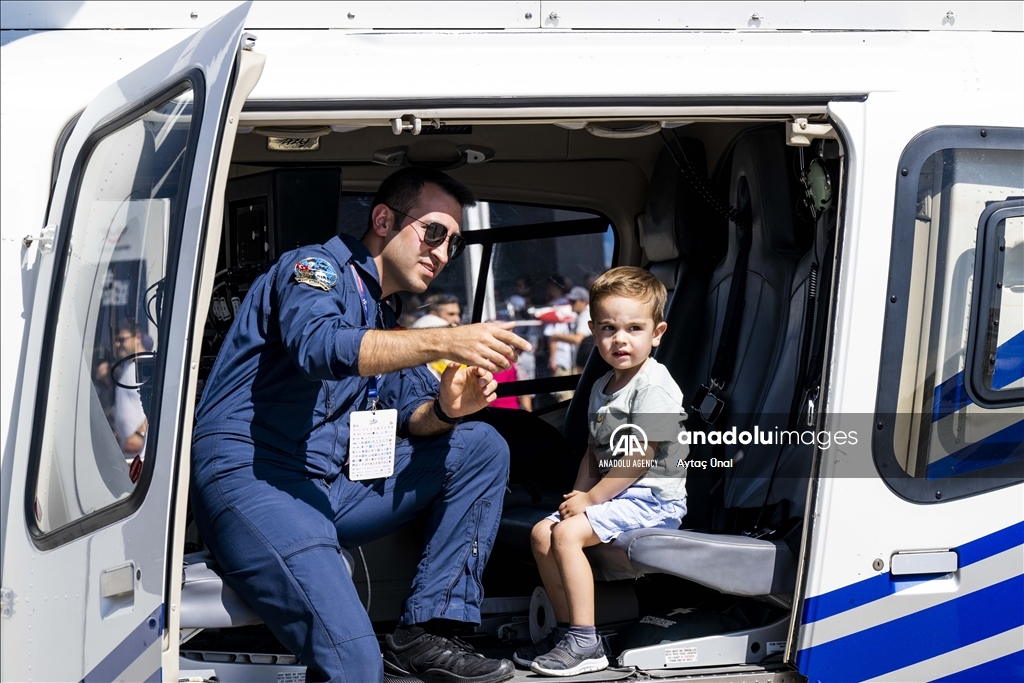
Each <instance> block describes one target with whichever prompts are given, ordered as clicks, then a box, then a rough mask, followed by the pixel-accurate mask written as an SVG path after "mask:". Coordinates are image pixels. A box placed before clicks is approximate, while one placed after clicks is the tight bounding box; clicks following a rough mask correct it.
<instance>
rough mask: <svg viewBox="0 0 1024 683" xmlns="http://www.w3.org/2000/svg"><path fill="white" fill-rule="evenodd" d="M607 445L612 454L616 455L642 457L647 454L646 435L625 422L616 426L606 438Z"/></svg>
mask: <svg viewBox="0 0 1024 683" xmlns="http://www.w3.org/2000/svg"><path fill="white" fill-rule="evenodd" d="M608 445H609V446H610V447H611V449H612V455H613V456H616V457H623V458H630V457H634V456H636V457H639V458H642V457H644V456H645V455H647V435H646V434H644V430H642V429H640V428H639V427H637V426H636V425H634V424H629V423H626V424H624V425H621V426H619V427H616V428H615V431H614V432H612V436H611V438H610V439H608Z"/></svg>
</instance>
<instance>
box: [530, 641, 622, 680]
mask: <svg viewBox="0 0 1024 683" xmlns="http://www.w3.org/2000/svg"><path fill="white" fill-rule="evenodd" d="M607 668H608V657H606V656H605V654H604V643H602V642H601V639H600V638H598V639H597V644H596V645H595V646H594V647H593V648H591V649H589V650H586V651H584V652H579V651H578V650H577V649H576V643H575V640H574V639H573V638H572V637H570V636H569V635H568V634H566V635H565V636H563V637H562V639H561V640H560V641H558V645H556V646H555V648H554V649H553V650H551V651H550V652H548V653H547V654H543V655H540V656H539V657H536V658H535V659H534V660H533V664H531V665H530V670H531V671H533V672H535V673H539V674H544V675H545V676H576V675H578V674H585V673H590V672H591V671H601V670H602V669H607Z"/></svg>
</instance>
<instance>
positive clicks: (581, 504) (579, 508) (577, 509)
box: [558, 491, 594, 519]
mask: <svg viewBox="0 0 1024 683" xmlns="http://www.w3.org/2000/svg"><path fill="white" fill-rule="evenodd" d="M562 497H563V498H565V502H564V503H562V504H561V505H559V506H558V514H559V515H561V516H562V519H569V518H570V517H575V516H576V515H582V514H585V513H586V511H587V508H588V507H590V506H591V505H594V501H593V500H592V499H591V497H590V494H589V493H587V492H585V491H569V493H567V494H565V495H564V496H562Z"/></svg>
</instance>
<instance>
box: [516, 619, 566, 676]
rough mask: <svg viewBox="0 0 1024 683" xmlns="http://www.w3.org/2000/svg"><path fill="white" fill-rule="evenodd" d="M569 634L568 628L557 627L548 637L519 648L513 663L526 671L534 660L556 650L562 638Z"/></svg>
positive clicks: (549, 632)
mask: <svg viewBox="0 0 1024 683" xmlns="http://www.w3.org/2000/svg"><path fill="white" fill-rule="evenodd" d="M568 632H569V629H566V628H557V627H556V628H553V629H551V630H550V631H548V634H547V635H546V636H544V637H543V638H541V639H540V640H538V641H537V642H536V643H530V644H529V645H524V646H522V647H520V648H518V649H517V650H516V651H515V653H514V654H513V655H512V661H513V662H515V663H516V664H518V665H519V666H521V667H523V668H524V669H529V668H530V665H531V664H533V660H535V659H536V658H537V657H539V656H541V655H545V654H547V653H549V652H551V651H552V650H553V649H555V646H556V645H558V641H559V640H560V639H561V637H562V636H563V635H564V634H566V633H568Z"/></svg>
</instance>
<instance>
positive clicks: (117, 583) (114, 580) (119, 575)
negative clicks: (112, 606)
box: [100, 563, 135, 598]
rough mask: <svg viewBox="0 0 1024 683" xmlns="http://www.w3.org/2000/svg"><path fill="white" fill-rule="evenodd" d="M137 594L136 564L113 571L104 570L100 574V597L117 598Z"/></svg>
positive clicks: (115, 568)
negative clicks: (126, 594) (127, 594)
mask: <svg viewBox="0 0 1024 683" xmlns="http://www.w3.org/2000/svg"><path fill="white" fill-rule="evenodd" d="M134 592H135V563H131V564H126V565H124V566H121V567H114V568H113V569H104V570H103V573H102V574H100V595H102V596H103V597H105V598H116V597H117V596H119V595H124V594H125V593H134Z"/></svg>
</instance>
